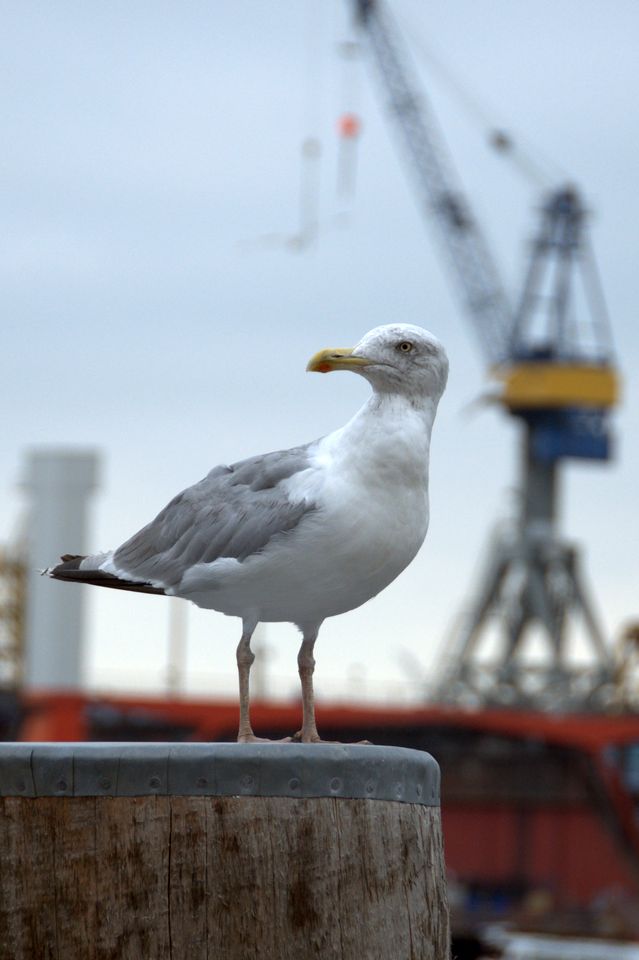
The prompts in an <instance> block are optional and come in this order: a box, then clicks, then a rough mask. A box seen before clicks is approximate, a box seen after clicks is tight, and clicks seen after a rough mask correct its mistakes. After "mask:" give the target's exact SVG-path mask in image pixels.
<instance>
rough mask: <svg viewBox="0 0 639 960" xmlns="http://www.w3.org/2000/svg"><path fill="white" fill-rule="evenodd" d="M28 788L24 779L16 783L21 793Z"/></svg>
mask: <svg viewBox="0 0 639 960" xmlns="http://www.w3.org/2000/svg"><path fill="white" fill-rule="evenodd" d="M26 789H27V785H26V783H25V782H24V780H18V782H17V783H16V790H18V792H19V793H24V791H25V790H26Z"/></svg>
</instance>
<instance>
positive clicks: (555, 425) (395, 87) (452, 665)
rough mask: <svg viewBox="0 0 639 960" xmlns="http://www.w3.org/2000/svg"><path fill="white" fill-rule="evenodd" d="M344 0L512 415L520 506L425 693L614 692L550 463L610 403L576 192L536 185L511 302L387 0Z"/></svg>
mask: <svg viewBox="0 0 639 960" xmlns="http://www.w3.org/2000/svg"><path fill="white" fill-rule="evenodd" d="M354 2H355V15H356V20H357V23H358V26H359V27H360V28H361V30H362V32H363V34H364V35H365V37H366V40H367V43H368V46H369V48H370V50H371V52H372V59H373V63H374V65H375V66H376V68H377V74H378V77H379V79H380V80H381V83H382V88H383V92H384V94H385V99H386V100H387V106H388V112H389V115H390V117H391V119H392V120H393V121H394V126H395V129H396V132H397V135H398V138H399V140H400V142H401V144H402V146H403V154H404V156H405V159H406V160H407V162H408V168H409V172H410V174H411V176H412V179H413V183H414V186H415V188H416V192H417V197H418V200H419V203H420V206H421V207H422V210H423V212H424V214H425V215H426V217H427V219H428V221H429V222H434V223H435V225H436V231H435V234H436V237H437V239H438V241H439V243H440V246H441V249H442V252H443V254H444V258H445V260H446V262H447V265H448V267H449V270H450V273H451V275H452V279H453V281H454V286H455V288H456V290H457V292H458V294H459V295H460V296H461V299H462V305H463V307H464V308H465V312H466V313H467V315H468V317H469V319H470V321H471V323H472V325H473V327H474V331H475V334H476V337H477V339H478V341H479V345H480V347H481V349H482V352H483V354H484V357H485V359H486V361H487V364H488V365H489V368H490V373H491V375H492V376H493V377H494V378H496V380H497V381H498V382H499V384H500V390H499V395H498V399H499V402H500V404H501V405H502V407H503V408H504V409H505V410H506V411H507V413H508V414H510V415H511V416H513V417H515V418H516V419H517V420H518V421H519V422H520V423H521V426H522V455H521V477H520V504H521V506H520V510H519V516H518V518H517V522H516V524H515V525H514V527H513V528H509V529H507V530H502V531H501V532H500V533H499V534H498V535H496V536H495V537H494V539H493V541H492V543H491V545H490V550H489V554H488V557H487V562H486V564H485V567H484V569H483V571H482V574H481V577H480V582H479V584H478V585H477V587H476V590H475V592H474V595H473V599H472V603H471V606H470V609H469V610H468V611H467V613H466V615H465V616H464V617H463V619H462V620H461V622H460V625H459V627H458V628H457V630H456V632H455V635H454V637H453V638H452V642H451V643H450V644H448V655H447V657H446V661H445V663H443V664H442V665H441V669H440V675H439V679H438V681H437V684H436V689H435V696H436V697H437V699H438V700H442V701H449V702H455V703H467V704H469V705H489V704H490V705H500V706H504V707H506V706H517V707H521V706H530V707H543V708H547V709H583V708H584V707H586V708H589V709H604V708H605V707H606V706H607V705H608V704H609V702H610V700H611V698H612V697H613V694H614V682H615V669H614V664H613V659H612V656H611V652H610V650H609V647H608V644H607V643H606V641H605V640H604V636H603V633H602V631H601V628H600V626H599V624H598V622H597V619H596V617H595V614H594V611H593V609H592V606H591V604H590V601H589V598H588V593H587V591H586V589H585V588H584V585H583V583H582V577H581V573H580V563H579V554H578V551H577V550H576V548H575V547H574V545H571V544H569V543H566V542H564V541H563V540H562V539H561V538H560V536H559V534H558V529H557V525H558V516H557V503H558V482H559V476H560V468H561V465H562V463H563V461H564V460H566V459H568V458H580V459H585V460H607V459H609V458H610V456H611V437H610V412H611V409H612V408H613V407H614V405H615V403H616V402H617V399H618V377H617V373H616V370H615V364H614V358H613V353H612V346H611V339H610V332H609V325H608V321H607V316H606V310H605V305H604V300H603V296H602V293H601V289H600V286H599V281H598V276H597V272H596V268H595V263H594V259H593V257H592V254H591V251H590V246H589V242H588V234H587V216H586V211H585V209H584V205H583V201H582V199H581V196H580V193H579V191H578V190H577V188H576V187H575V186H573V185H571V184H566V185H563V186H562V187H561V188H559V189H555V190H553V191H551V192H550V193H548V194H547V195H546V196H544V198H543V202H542V210H541V220H540V223H539V226H538V229H537V233H536V237H535V240H534V243H533V248H532V254H531V257H530V262H529V265H528V270H527V274H526V278H525V282H524V285H523V290H522V292H521V295H520V297H519V299H518V301H517V303H516V305H515V306H513V305H511V303H510V301H509V298H508V297H507V296H506V293H505V292H504V287H503V285H502V282H501V280H500V277H499V273H498V270H497V269H496V267H495V264H494V262H493V259H492V257H491V254H490V250H489V248H488V246H487V244H486V241H485V239H484V237H483V234H482V232H481V230H480V227H479V225H478V223H477V221H476V219H475V217H474V216H473V213H472V210H471V208H470V205H469V203H468V200H467V199H466V197H465V195H464V191H463V189H462V187H461V185H460V182H459V179H458V177H457V174H456V172H455V169H454V166H453V163H452V161H451V159H450V157H449V155H448V151H447V149H446V145H445V143H444V140H443V138H442V136H441V134H440V133H439V130H438V129H437V124H436V122H435V118H434V117H433V115H432V112H431V110H430V108H429V106H428V104H427V101H426V98H425V96H424V93H423V91H422V90H421V89H420V85H419V83H418V81H417V79H416V75H415V73H414V71H413V68H412V66H411V64H410V61H409V59H408V57H407V55H406V53H405V51H404V50H403V48H402V41H401V37H400V35H399V33H398V30H397V28H396V26H395V24H394V22H393V20H392V18H391V16H390V13H389V10H388V8H387V6H386V5H385V4H383V2H382V0H354ZM503 145H504V144H503V141H502V143H501V146H503ZM578 285H580V286H581V290H582V291H583V294H584V296H583V298H582V299H583V304H584V309H583V310H582V309H581V303H580V304H579V308H578V307H577V290H578ZM579 619H580V620H581V622H582V626H583V636H584V638H585V640H586V642H587V643H588V646H589V654H590V658H589V662H588V664H587V665H586V666H576V665H575V663H574V658H573V659H571V657H570V648H569V641H570V628H571V621H572V620H579ZM491 631H492V637H493V641H492V645H493V647H494V646H495V643H494V634H495V632H496V634H497V645H496V646H497V654H496V655H494V654H493V656H492V659H491V660H490V661H487V660H486V658H485V656H482V644H483V643H484V640H485V639H486V638H487V637H488V636H489V634H491ZM533 631H536V632H537V634H541V635H542V636H543V638H544V641H545V645H546V651H547V652H546V656H545V657H544V659H543V661H542V662H541V663H536V664H535V665H534V666H531V664H530V662H529V661H527V660H525V658H524V656H523V653H524V645H525V642H526V640H527V638H528V637H529V636H530V634H531V632H533Z"/></svg>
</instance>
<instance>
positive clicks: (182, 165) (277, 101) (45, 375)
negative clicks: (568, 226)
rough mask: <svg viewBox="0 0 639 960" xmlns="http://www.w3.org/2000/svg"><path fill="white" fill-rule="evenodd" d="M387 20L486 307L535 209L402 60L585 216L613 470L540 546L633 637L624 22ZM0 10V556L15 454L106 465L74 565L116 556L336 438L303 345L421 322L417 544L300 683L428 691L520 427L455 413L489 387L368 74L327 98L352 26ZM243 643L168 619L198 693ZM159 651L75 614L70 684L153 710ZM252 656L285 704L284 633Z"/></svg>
mask: <svg viewBox="0 0 639 960" xmlns="http://www.w3.org/2000/svg"><path fill="white" fill-rule="evenodd" d="M392 7H393V9H394V10H395V11H396V13H397V14H398V17H399V19H400V22H401V25H402V28H403V29H404V30H405V31H406V32H407V33H408V34H409V35H410V37H411V38H412V41H411V49H412V50H413V53H414V55H415V57H416V60H417V62H418V64H419V70H420V75H421V77H422V79H423V82H424V85H425V87H426V89H427V90H428V93H429V95H430V98H431V101H432V104H433V107H434V110H435V111H436V114H437V117H438V120H439V124H440V126H441V128H442V129H443V130H444V131H445V136H446V139H447V141H448V143H449V146H450V149H451V152H452V154H453V156H454V158H455V163H456V166H457V169H458V171H459V173H460V176H461V178H462V180H463V182H464V184H465V186H466V188H467V192H468V195H469V197H470V200H471V202H472V204H473V206H474V208H475V210H476V213H477V216H478V217H479V219H480V220H481V222H482V224H483V225H484V227H485V230H486V233H487V234H488V237H489V240H490V242H491V245H492V246H493V248H494V251H495V256H496V258H497V260H498V261H499V264H500V267H501V268H502V270H503V273H504V278H505V283H507V285H508V287H509V289H510V290H515V289H516V288H517V286H518V285H519V283H520V278H521V273H522V270H523V266H524V262H525V256H526V253H527V249H528V247H527V243H528V241H529V239H530V236H531V232H532V229H533V227H534V224H535V222H536V221H535V211H536V208H537V206H538V203H539V192H538V191H537V190H536V189H535V188H533V187H531V185H530V184H529V183H528V182H527V181H526V180H525V179H523V178H522V177H521V176H520V175H519V173H518V172H517V170H516V169H514V167H513V166H512V164H509V163H508V162H507V161H505V160H504V159H503V158H499V157H496V156H494V155H493V154H491V153H490V152H489V151H488V150H487V149H486V148H485V145H484V134H485V130H482V128H481V126H478V125H473V124H472V123H471V122H470V118H469V117H468V116H467V114H466V113H465V112H464V110H463V109H462V108H461V106H460V103H459V102H458V100H456V99H455V97H454V96H452V95H451V93H450V90H449V89H448V88H447V87H446V85H445V84H444V83H443V82H442V78H441V75H440V74H439V73H438V72H437V71H433V70H432V69H429V67H428V64H427V62H426V61H425V60H423V59H422V56H421V54H420V52H419V50H420V46H421V45H422V44H426V45H427V46H428V47H429V48H431V49H432V51H434V52H435V53H436V54H437V56H438V58H439V59H441V61H442V62H443V63H444V64H445V65H446V66H447V67H448V68H449V69H450V70H451V71H452V72H453V74H454V75H455V76H456V77H457V78H458V80H459V81H460V82H461V84H462V85H463V86H464V87H465V89H466V90H467V91H470V92H471V93H472V96H473V97H474V98H476V99H478V100H479V101H480V102H481V103H483V104H485V105H486V106H487V110H488V112H489V113H491V114H492V116H494V118H495V122H496V123H497V124H498V125H500V126H503V127H505V128H507V129H509V130H511V131H512V132H513V133H514V134H515V135H516V134H520V135H521V137H522V139H523V141H525V143H526V144H527V145H529V146H530V149H531V150H532V153H533V154H534V156H535V157H544V158H550V159H551V160H552V162H553V164H554V166H553V167H551V169H553V170H557V171H560V172H561V171H564V172H565V175H566V176H569V177H570V179H571V180H573V181H575V182H577V183H578V184H580V185H581V187H582V188H583V190H584V192H585V195H586V198H587V202H588V205H589V207H590V209H591V211H592V221H591V228H592V239H593V243H594V247H595V251H596V255H597V258H598V263H599V267H600V272H601V275H602V279H603V284H604V287H605V291H606V297H607V301H608V306H609V311H610V315H611V319H612V325H613V330H614V338H615V343H616V349H617V355H618V359H619V363H620V366H621V369H622V372H623V376H624V381H625V388H624V393H625V400H624V404H623V406H622V408H621V409H620V410H619V412H618V414H617V415H616V417H615V424H616V426H615V431H616V434H617V436H618V448H619V449H618V457H617V459H616V460H615V462H614V463H613V464H610V465H603V466H602V465H596V464H595V465H593V464H585V465H584V464H578V463H577V464H569V465H568V466H567V467H566V469H565V471H564V478H563V494H562V502H563V511H562V526H563V529H564V531H565V533H566V535H567V536H568V537H569V538H571V539H574V540H577V541H578V542H580V543H581V544H582V545H583V547H584V550H585V564H586V569H587V576H588V581H589V582H590V583H591V584H592V586H593V590H594V593H595V596H596V602H597V606H598V608H599V611H600V613H601V616H602V618H603V621H604V624H605V627H606V631H607V634H608V636H609V638H610V640H611V642H612V640H613V639H614V638H615V637H616V636H617V633H618V630H619V627H620V625H621V624H622V623H623V622H625V621H627V620H628V619H629V618H632V617H637V616H638V615H639V609H638V607H639V601H638V599H637V598H638V591H637V556H638V553H639V551H638V546H639V542H638V541H639V537H638V534H639V521H638V518H637V490H638V483H639V455H638V453H637V438H638V428H639V416H638V413H637V402H636V398H637V396H639V390H638V381H639V374H638V372H637V370H638V362H639V334H638V330H639V323H638V320H637V277H638V270H637V224H638V223H639V197H638V184H639V148H638V133H637V121H636V91H637V86H638V82H639V70H638V68H637V47H636V43H637V37H638V36H639V5H638V4H637V3H636V2H635V0H615V2H614V3H612V4H611V3H604V2H603V0H562V2H561V3H560V4H558V3H556V2H554V0H535V2H532V0H520V2H519V3H512V2H508V0H456V2H455V3H443V2H439V3H436V2H428V0H396V2H394V3H393V4H392ZM1 9H2V24H3V28H2V36H1V38H0V44H1V45H2V56H1V58H0V59H1V62H2V66H1V67H0V69H1V71H2V83H1V89H2V93H1V94H0V95H1V96H2V100H3V103H2V116H3V138H2V140H3V148H2V163H1V176H2V181H3V189H2V221H3V224H2V225H3V229H2V239H1V243H2V251H1V255H0V272H1V276H2V301H3V311H2V312H3V318H4V319H3V330H4V336H3V349H2V350H1V351H0V364H1V367H0V383H1V389H2V391H3V410H4V415H3V418H2V419H3V431H2V436H3V443H2V445H1V447H0V483H1V486H2V500H1V502H0V541H4V542H10V541H11V539H12V537H13V536H14V534H15V531H16V529H17V528H18V525H19V519H20V515H21V512H22V511H23V509H24V506H25V501H24V499H23V497H22V495H21V493H20V490H19V489H18V482H19V479H20V475H21V463H22V459H23V457H24V454H25V451H26V450H27V449H29V448H33V447H36V446H39V445H53V444H63V445H65V446H68V445H79V446H83V447H84V446H88V447H91V448H95V449H97V450H99V451H100V452H101V455H102V458H103V477H102V484H101V488H100V492H99V495H98V496H96V498H95V501H94V509H93V515H92V517H93V519H92V530H91V543H90V545H89V546H90V548H91V549H93V550H98V549H105V548H108V547H112V546H115V545H117V544H118V543H119V542H121V541H122V540H123V539H125V538H126V537H127V536H128V535H130V534H131V533H132V532H134V531H135V530H136V529H138V528H139V527H140V526H142V525H143V524H144V523H145V522H147V521H148V520H149V519H151V517H152V516H153V515H154V514H155V513H156V512H157V511H158V510H159V509H160V508H161V507H162V506H163V505H164V504H165V502H166V501H167V500H168V499H170V497H171V496H172V495H173V494H174V493H175V492H177V491H178V490H180V489H182V488H183V487H184V486H186V485H188V484H190V483H192V482H194V481H196V480H197V479H199V478H200V477H201V476H203V475H204V474H205V473H206V472H207V471H208V469H209V468H210V467H212V466H213V465H215V464H216V463H218V462H221V461H223V462H232V461H235V460H238V459H240V458H242V457H245V456H248V455H250V454H253V453H261V452H266V451H268V450H272V449H278V448H281V447H287V446H290V445H293V444H297V443H300V442H304V441H306V440H310V439H311V438H314V437H316V436H320V435H322V434H324V433H326V432H328V431H330V430H331V429H333V428H335V427H336V426H339V425H340V424H341V423H343V422H344V421H345V420H346V419H347V418H348V417H350V416H351V415H352V413H353V412H354V410H355V409H356V408H357V406H358V405H359V404H360V403H362V402H363V401H364V400H365V398H366V395H367V386H366V384H365V383H364V382H363V381H362V380H361V379H359V378H357V377H355V376H352V377H351V376H346V375H342V376H329V377H316V376H309V375H307V374H305V372H304V368H305V364H306V361H307V359H308V357H309V356H310V355H311V354H312V353H314V352H315V351H316V350H318V349H319V348H321V347H325V346H332V345H349V344H352V343H354V342H356V341H357V339H359V337H360V336H361V335H362V334H363V333H364V332H365V331H366V330H368V329H370V328H371V327H373V326H375V325H377V324H380V323H385V322H390V321H407V322H411V323H418V324H421V325H423V326H426V327H427V328H429V329H431V330H432V331H433V332H434V333H436V334H437V336H439V337H440V338H441V339H442V340H443V341H444V342H445V344H446V346H447V349H448V351H449V355H450V361H451V376H450V382H449V388H448V391H447V393H446V395H445V397H444V400H443V401H442V404H441V407H440V413H439V415H438V420H437V423H436V425H435V433H434V441H433V448H432V474H431V475H432V482H431V530H430V532H429V535H428V538H427V541H426V545H425V547H424V548H423V550H422V552H421V554H420V555H419V557H418V559H417V560H416V561H415V562H414V563H413V565H412V566H411V568H410V569H409V570H408V571H406V572H405V573H404V574H403V575H402V576H401V577H400V578H399V580H398V581H396V583H395V584H393V585H392V586H391V587H390V588H389V589H388V590H386V591H385V592H384V593H383V594H382V595H380V596H379V597H378V598H377V599H375V600H373V601H372V602H370V603H369V604H367V605H365V606H364V607H363V608H360V609H359V610H357V611H354V612H352V613H350V614H346V615H344V616H343V617H340V618H338V619H334V620H331V621H330V622H328V623H327V624H325V626H324V628H323V630H322V635H321V639H320V642H319V644H318V649H317V661H318V667H317V685H318V689H319V690H320V691H321V690H322V689H324V690H326V691H327V692H331V691H337V690H338V688H339V685H340V684H341V683H342V681H343V678H344V677H349V676H350V677H353V676H354V675H356V674H361V672H362V670H361V667H360V666H358V664H360V665H361V664H363V663H365V664H366V674H367V678H368V682H369V684H370V686H371V688H373V687H375V688H378V687H379V686H380V685H382V684H384V683H392V682H395V681H401V680H402V678H404V677H405V672H404V666H403V664H405V662H406V656H405V655H404V654H402V653H401V651H402V650H405V651H411V654H412V655H413V656H415V657H416V658H418V660H419V661H420V663H421V664H423V665H424V666H425V667H426V668H428V667H429V665H432V664H433V662H434V660H435V659H436V656H437V651H438V648H439V647H440V645H441V644H442V643H443V642H444V639H445V636H446V631H447V630H448V629H449V628H450V626H451V624H452V623H453V621H454V619H455V618H456V617H457V615H458V614H459V611H460V609H461V608H462V606H463V605H464V603H465V602H467V600H468V596H469V591H470V589H471V587H472V583H473V577H474V574H475V572H476V570H477V565H478V560H479V557H480V554H481V551H482V549H483V547H484V545H485V543H486V540H487V538H488V536H489V533H490V530H491V528H492V526H493V525H494V523H495V522H496V521H497V520H498V519H499V518H500V517H501V516H504V515H505V514H507V513H508V512H509V511H511V510H512V504H513V496H512V489H513V485H514V481H515V467H516V452H517V432H516V428H515V426H514V425H513V424H512V423H510V422H509V421H508V420H507V419H506V417H505V416H504V415H503V414H500V413H499V412H498V411H491V410H489V411H479V412H478V411H471V412H469V409H468V408H469V405H471V404H472V403H473V401H474V400H475V399H476V398H477V397H478V396H479V395H480V394H481V393H482V391H483V390H484V389H485V381H484V378H483V367H482V363H481V358H480V355H479V353H478V351H477V348H476V341H475V339H474V337H473V335H472V331H471V329H470V327H469V324H468V323H467V321H466V318H465V317H464V316H462V315H461V313H460V310H459V308H458V301H457V299H456V297H455V295H454V293H453V291H452V288H451V285H450V283H449V281H448V277H447V276H446V275H445V274H444V273H443V269H442V264H441V261H440V259H439V252H438V248H437V246H436V245H435V244H434V243H433V235H432V230H431V229H430V227H429V226H428V225H425V224H424V222H423V219H422V217H421V215H420V213H419V210H418V208H417V204H416V200H415V196H414V193H413V191H412V188H411V186H410V184H409V183H408V181H407V178H406V176H405V169H404V166H403V164H402V162H401V160H400V158H399V155H398V151H397V149H396V142H395V140H394V138H393V135H392V133H391V131H390V129H389V126H388V123H387V120H386V117H385V115H384V112H383V109H382V98H381V96H380V95H379V88H378V86H377V84H376V83H375V82H374V77H373V76H372V74H371V71H370V70H369V69H367V65H366V64H364V63H362V64H359V68H358V69H356V70H354V71H353V75H352V76H347V77H346V81H345V78H344V76H343V70H344V68H343V63H342V61H341V60H340V58H339V57H338V55H337V45H338V43H339V42H340V41H342V40H344V39H346V38H347V37H348V36H349V35H350V30H349V28H348V17H347V16H346V10H347V7H346V4H345V2H344V0H234V2H232V3H231V2H226V0H217V2H216V3H213V4H212V3H208V2H206V3H205V2H195V0H187V2H184V3H179V4H178V3H170V2H158V0H154V2H150V0H149V2H141V0H134V2H131V0H127V2H123V0H111V2H110V3H108V4H101V3H97V2H91V3H86V2H68V0H58V2H56V3H49V2H45V0H43V2H40V3H38V2H29V0H26V2H21V3H16V2H4V3H2V4H1ZM345 91H346V92H345ZM345 108H350V109H353V108H354V109H356V110H357V112H358V113H359V114H360V116H361V118H362V124H363V127H362V137H361V142H360V144H359V154H358V158H357V166H358V177H357V191H356V195H355V197H354V199H353V201H352V202H349V203H347V204H345V203H344V202H343V201H341V200H339V199H338V197H337V196H336V190H335V182H336V169H337V162H338V144H337V139H336V136H335V122H336V119H337V117H338V115H339V114H340V112H342V111H343V110H344V109H345ZM307 136H314V137H317V138H319V139H320V140H321V143H322V159H321V222H322V231H321V233H320V237H319V240H318V242H317V243H316V244H315V245H314V246H313V248H312V249H310V250H308V251H306V252H297V253H295V252H291V250H290V249H288V248H287V246H286V245H285V244H281V245H280V244H279V243H278V242H277V238H278V237H282V238H286V237H287V236H291V235H293V234H294V233H295V232H296V230H297V229H298V222H299V180H300V160H299V155H300V144H301V141H302V140H303V138H304V137H307ZM560 175H561V173H560ZM558 182H560V180H556V181H552V180H551V181H550V182H549V185H550V186H552V185H556V183H558ZM344 211H346V212H347V213H348V217H347V218H345V217H343V216H339V215H340V214H343V213H344ZM264 237H268V238H270V240H269V242H268V243H267V242H261V241H260V238H264ZM67 548H68V545H65V544H61V545H60V549H61V550H65V549H67ZM53 559H55V558H54V557H50V558H43V560H42V562H43V563H46V562H50V561H51V560H53ZM238 628H239V624H238V623H237V621H231V620H228V619H226V618H224V617H223V616H222V615H221V614H216V613H211V612H202V611H197V610H195V609H194V608H192V611H191V612H190V613H189V649H188V682H189V685H190V687H191V688H192V689H197V690H199V691H203V690H204V689H205V688H206V687H207V685H208V687H209V688H210V689H214V690H216V691H220V690H222V689H228V690H229V692H230V693H233V694H234V690H235V687H234V679H233V672H234V648H235V644H236V642H237V639H238ZM166 631H167V608H166V602H165V601H163V600H159V599H158V598H154V597H139V596H134V595H132V596H128V595H122V596H120V595H115V596H111V595H110V594H109V595H106V596H105V595H102V594H100V593H99V591H93V592H91V593H90V596H89V610H88V642H87V656H86V676H87V679H88V680H89V681H90V683H91V684H92V685H94V686H96V685H97V686H101V685H102V686H103V685H113V684H115V683H119V684H125V685H128V686H131V685H133V684H136V683H139V684H144V685H145V686H147V687H149V686H154V685H155V686H158V685H159V684H161V682H162V677H163V671H164V669H165V663H166V642H167V640H166ZM268 643H269V646H270V647H271V649H272V659H271V664H270V670H271V672H272V675H273V676H274V677H275V678H287V679H286V680H285V681H282V682H281V683H280V687H281V688H282V689H285V690H288V689H292V688H293V687H294V686H295V683H296V666H295V654H296V648H297V637H296V635H295V631H294V628H292V627H290V626H277V627H272V628H269V631H268ZM278 682H279V681H278ZM282 684H283V686H282Z"/></svg>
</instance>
